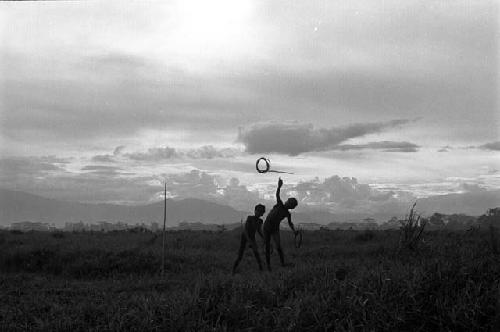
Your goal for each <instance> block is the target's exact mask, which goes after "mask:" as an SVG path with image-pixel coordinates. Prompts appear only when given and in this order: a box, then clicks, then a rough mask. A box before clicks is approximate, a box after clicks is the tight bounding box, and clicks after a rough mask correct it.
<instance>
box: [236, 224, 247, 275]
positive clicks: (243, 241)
mask: <svg viewBox="0 0 500 332" xmlns="http://www.w3.org/2000/svg"><path fill="white" fill-rule="evenodd" d="M246 246H247V237H246V236H245V234H241V242H240V249H239V250H238V257H237V258H236V261H235V262H234V265H233V274H234V273H235V272H236V268H237V267H238V264H240V262H241V258H242V257H243V253H244V252H245V248H246Z"/></svg>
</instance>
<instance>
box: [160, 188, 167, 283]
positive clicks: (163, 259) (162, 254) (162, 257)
mask: <svg viewBox="0 0 500 332" xmlns="http://www.w3.org/2000/svg"><path fill="white" fill-rule="evenodd" d="M163 194H164V196H163V197H164V199H163V247H162V251H161V277H162V278H163V275H164V273H165V227H166V223H167V182H165V191H164V193H163Z"/></svg>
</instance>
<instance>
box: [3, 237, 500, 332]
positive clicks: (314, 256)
mask: <svg viewBox="0 0 500 332" xmlns="http://www.w3.org/2000/svg"><path fill="white" fill-rule="evenodd" d="M364 234H365V233H362V232H356V231H315V232H304V242H303V246H302V248H300V249H296V248H294V245H293V236H292V234H291V233H288V232H284V233H283V234H282V241H283V245H284V248H285V254H286V256H287V260H289V261H292V262H294V263H295V266H294V267H291V268H290V267H287V268H281V269H280V268H278V259H277V257H276V256H277V255H276V254H274V255H273V257H272V259H273V261H272V263H273V264H274V265H275V266H276V268H275V269H274V271H273V272H272V273H267V272H265V273H260V272H258V268H257V265H256V263H255V261H254V258H253V256H252V254H251V251H250V250H248V252H247V253H246V255H245V257H244V259H243V261H242V264H241V269H240V270H241V271H242V272H241V273H240V274H237V275H236V276H232V275H231V273H230V271H231V266H232V263H233V260H234V259H235V258H236V251H237V248H238V240H239V239H238V233H237V232H223V233H217V232H214V233H210V232H172V233H168V235H167V248H168V249H167V259H166V263H167V268H166V273H165V275H166V276H165V278H163V279H162V278H160V276H159V263H160V260H161V241H157V240H153V239H154V234H140V233H138V234H129V233H114V234H94V235H89V234H71V233H67V234H65V236H64V237H62V238H60V237H53V236H50V235H49V234H44V233H27V234H20V235H19V234H17V235H15V234H10V233H0V238H3V239H4V240H3V241H2V242H0V250H1V251H0V253H1V254H0V271H1V273H0V286H1V287H0V298H1V299H2V300H1V301H0V330H2V331H3V330H5V331H21V330H23V331H24V330H51V331H68V330H85V331H88V330H93V331H124V330H141V331H167V330H168V331H209V330H210V331H213V330H221V331H224V330H226V331H234V330H245V331H248V330H255V331H260V330H263V331H266V330H267V331H272V330H276V331H278V330H291V331H317V330H332V331H333V330H335V331H353V330H359V331H379V330H385V331H416V330H420V331H439V330H442V331H465V330H467V331H478V330H494V329H495V327H496V326H497V325H496V324H497V323H499V322H500V315H499V310H498V309H499V289H500V288H499V287H500V283H499V280H500V261H499V257H498V255H494V254H493V253H492V251H491V248H490V246H489V244H488V242H487V241H484V239H486V238H488V236H489V234H488V233H487V232H486V231H480V232H478V233H474V234H472V235H471V234H468V233H467V232H455V233H449V232H428V233H427V234H426V243H427V245H426V246H425V247H422V248H420V250H417V251H412V252H411V254H410V255H405V254H401V253H397V251H396V250H395V249H397V248H398V244H399V233H398V232H397V231H374V232H373V234H371V233H370V234H371V235H364Z"/></svg>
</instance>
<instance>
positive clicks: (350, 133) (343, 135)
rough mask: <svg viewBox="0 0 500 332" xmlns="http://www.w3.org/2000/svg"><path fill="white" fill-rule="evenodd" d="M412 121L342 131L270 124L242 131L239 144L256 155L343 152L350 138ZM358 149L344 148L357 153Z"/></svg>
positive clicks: (397, 146) (392, 145) (384, 145)
mask: <svg viewBox="0 0 500 332" xmlns="http://www.w3.org/2000/svg"><path fill="white" fill-rule="evenodd" d="M408 122H410V120H392V121H387V122H375V123H357V124H351V125H347V126H343V127H332V128H328V129H326V128H314V126H313V125H312V124H300V123H295V122H285V123H278V122H271V123H261V124H254V125H253V126H251V127H250V128H248V129H241V130H240V133H239V135H238V140H239V141H240V142H242V143H243V144H244V145H245V148H246V151H247V152H248V153H251V154H255V153H271V152H275V153H283V154H288V155H290V156H296V155H299V154H301V153H306V152H313V151H325V150H334V149H342V147H341V146H339V144H340V143H342V142H345V141H347V140H348V139H351V138H358V137H362V136H365V135H367V134H374V133H379V132H382V131H384V130H387V129H392V128H395V127H399V126H401V125H404V124H407V123H408ZM416 147H417V146H416V145H411V143H407V142H399V143H398V142H387V141H386V142H374V143H370V144H367V145H364V146H358V147H357V148H375V149H388V150H391V149H392V150H402V149H403V150H404V149H406V150H415V149H416ZM355 148H356V146H354V145H350V146H345V149H346V150H348V149H355Z"/></svg>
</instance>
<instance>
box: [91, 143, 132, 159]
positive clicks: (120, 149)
mask: <svg viewBox="0 0 500 332" xmlns="http://www.w3.org/2000/svg"><path fill="white" fill-rule="evenodd" d="M124 149H125V146H124V145H120V146H117V147H116V148H115V149H114V150H113V154H112V155H111V154H100V155H96V156H93V157H92V158H91V161H93V162H98V163H113V162H115V161H116V157H117V156H119V155H120V154H121V153H122V152H123V150H124Z"/></svg>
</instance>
